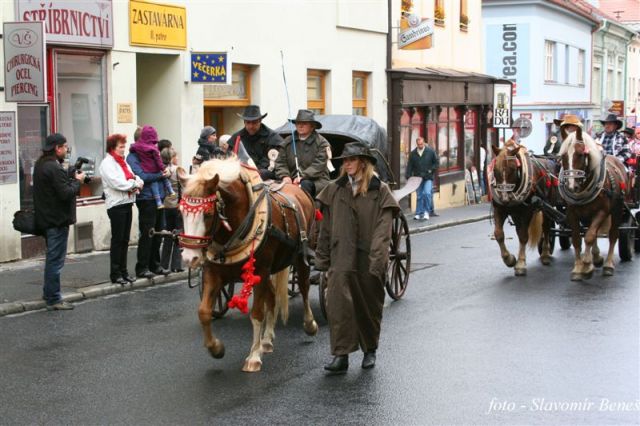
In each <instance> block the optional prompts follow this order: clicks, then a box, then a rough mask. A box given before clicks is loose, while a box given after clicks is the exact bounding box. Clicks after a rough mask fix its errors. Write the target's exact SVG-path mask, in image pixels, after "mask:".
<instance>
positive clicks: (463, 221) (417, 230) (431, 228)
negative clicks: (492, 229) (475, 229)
mask: <svg viewBox="0 0 640 426" xmlns="http://www.w3.org/2000/svg"><path fill="white" fill-rule="evenodd" d="M490 218H491V215H489V214H484V215H482V216H476V217H471V218H468V219H460V220H452V221H449V222H443V223H437V224H433V225H424V226H419V227H417V228H413V229H409V234H420V233H423V232H429V231H435V230H437V229H442V228H450V227H452V226H456V225H464V224H467V223H473V222H481V221H483V220H487V219H490Z"/></svg>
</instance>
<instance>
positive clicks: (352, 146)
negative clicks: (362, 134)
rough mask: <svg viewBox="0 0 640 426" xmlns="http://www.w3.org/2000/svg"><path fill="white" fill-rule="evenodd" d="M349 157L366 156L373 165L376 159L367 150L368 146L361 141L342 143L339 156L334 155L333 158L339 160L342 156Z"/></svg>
mask: <svg viewBox="0 0 640 426" xmlns="http://www.w3.org/2000/svg"><path fill="white" fill-rule="evenodd" d="M350 157H366V158H367V159H368V160H369V161H371V163H372V164H373V165H375V164H376V163H377V162H378V160H377V159H376V157H374V156H373V155H372V154H371V151H369V147H367V146H366V145H365V144H364V143H362V142H349V143H347V144H345V145H344V148H343V150H342V154H340V156H339V157H334V158H333V159H334V160H341V159H344V158H350Z"/></svg>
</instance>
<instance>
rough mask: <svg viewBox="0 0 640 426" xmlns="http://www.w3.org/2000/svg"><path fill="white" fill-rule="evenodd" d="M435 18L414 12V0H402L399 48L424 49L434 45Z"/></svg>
mask: <svg viewBox="0 0 640 426" xmlns="http://www.w3.org/2000/svg"><path fill="white" fill-rule="evenodd" d="M433 27H434V23H433V19H428V18H421V17H420V16H418V15H416V14H415V13H414V12H413V2H412V1H402V2H400V29H399V32H398V49H406V50H423V49H429V48H431V47H432V46H433Z"/></svg>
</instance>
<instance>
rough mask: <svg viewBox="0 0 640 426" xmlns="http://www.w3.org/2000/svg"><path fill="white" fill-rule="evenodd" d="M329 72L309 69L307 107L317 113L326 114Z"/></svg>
mask: <svg viewBox="0 0 640 426" xmlns="http://www.w3.org/2000/svg"><path fill="white" fill-rule="evenodd" d="M326 79H327V72H326V71H323V70H307V108H308V109H310V110H311V111H313V112H315V113H316V114H324V113H325V111H326V106H325V85H326Z"/></svg>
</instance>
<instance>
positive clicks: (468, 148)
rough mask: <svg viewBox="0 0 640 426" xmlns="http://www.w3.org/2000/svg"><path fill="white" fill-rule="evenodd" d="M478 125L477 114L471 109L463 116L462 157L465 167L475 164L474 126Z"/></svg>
mask: <svg viewBox="0 0 640 426" xmlns="http://www.w3.org/2000/svg"><path fill="white" fill-rule="evenodd" d="M477 123H478V113H477V111H476V110H474V109H471V110H469V111H467V113H466V114H465V115H464V155H465V167H466V168H469V167H471V166H474V165H475V164H476V162H475V154H476V153H475V150H474V147H475V140H476V125H477Z"/></svg>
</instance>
